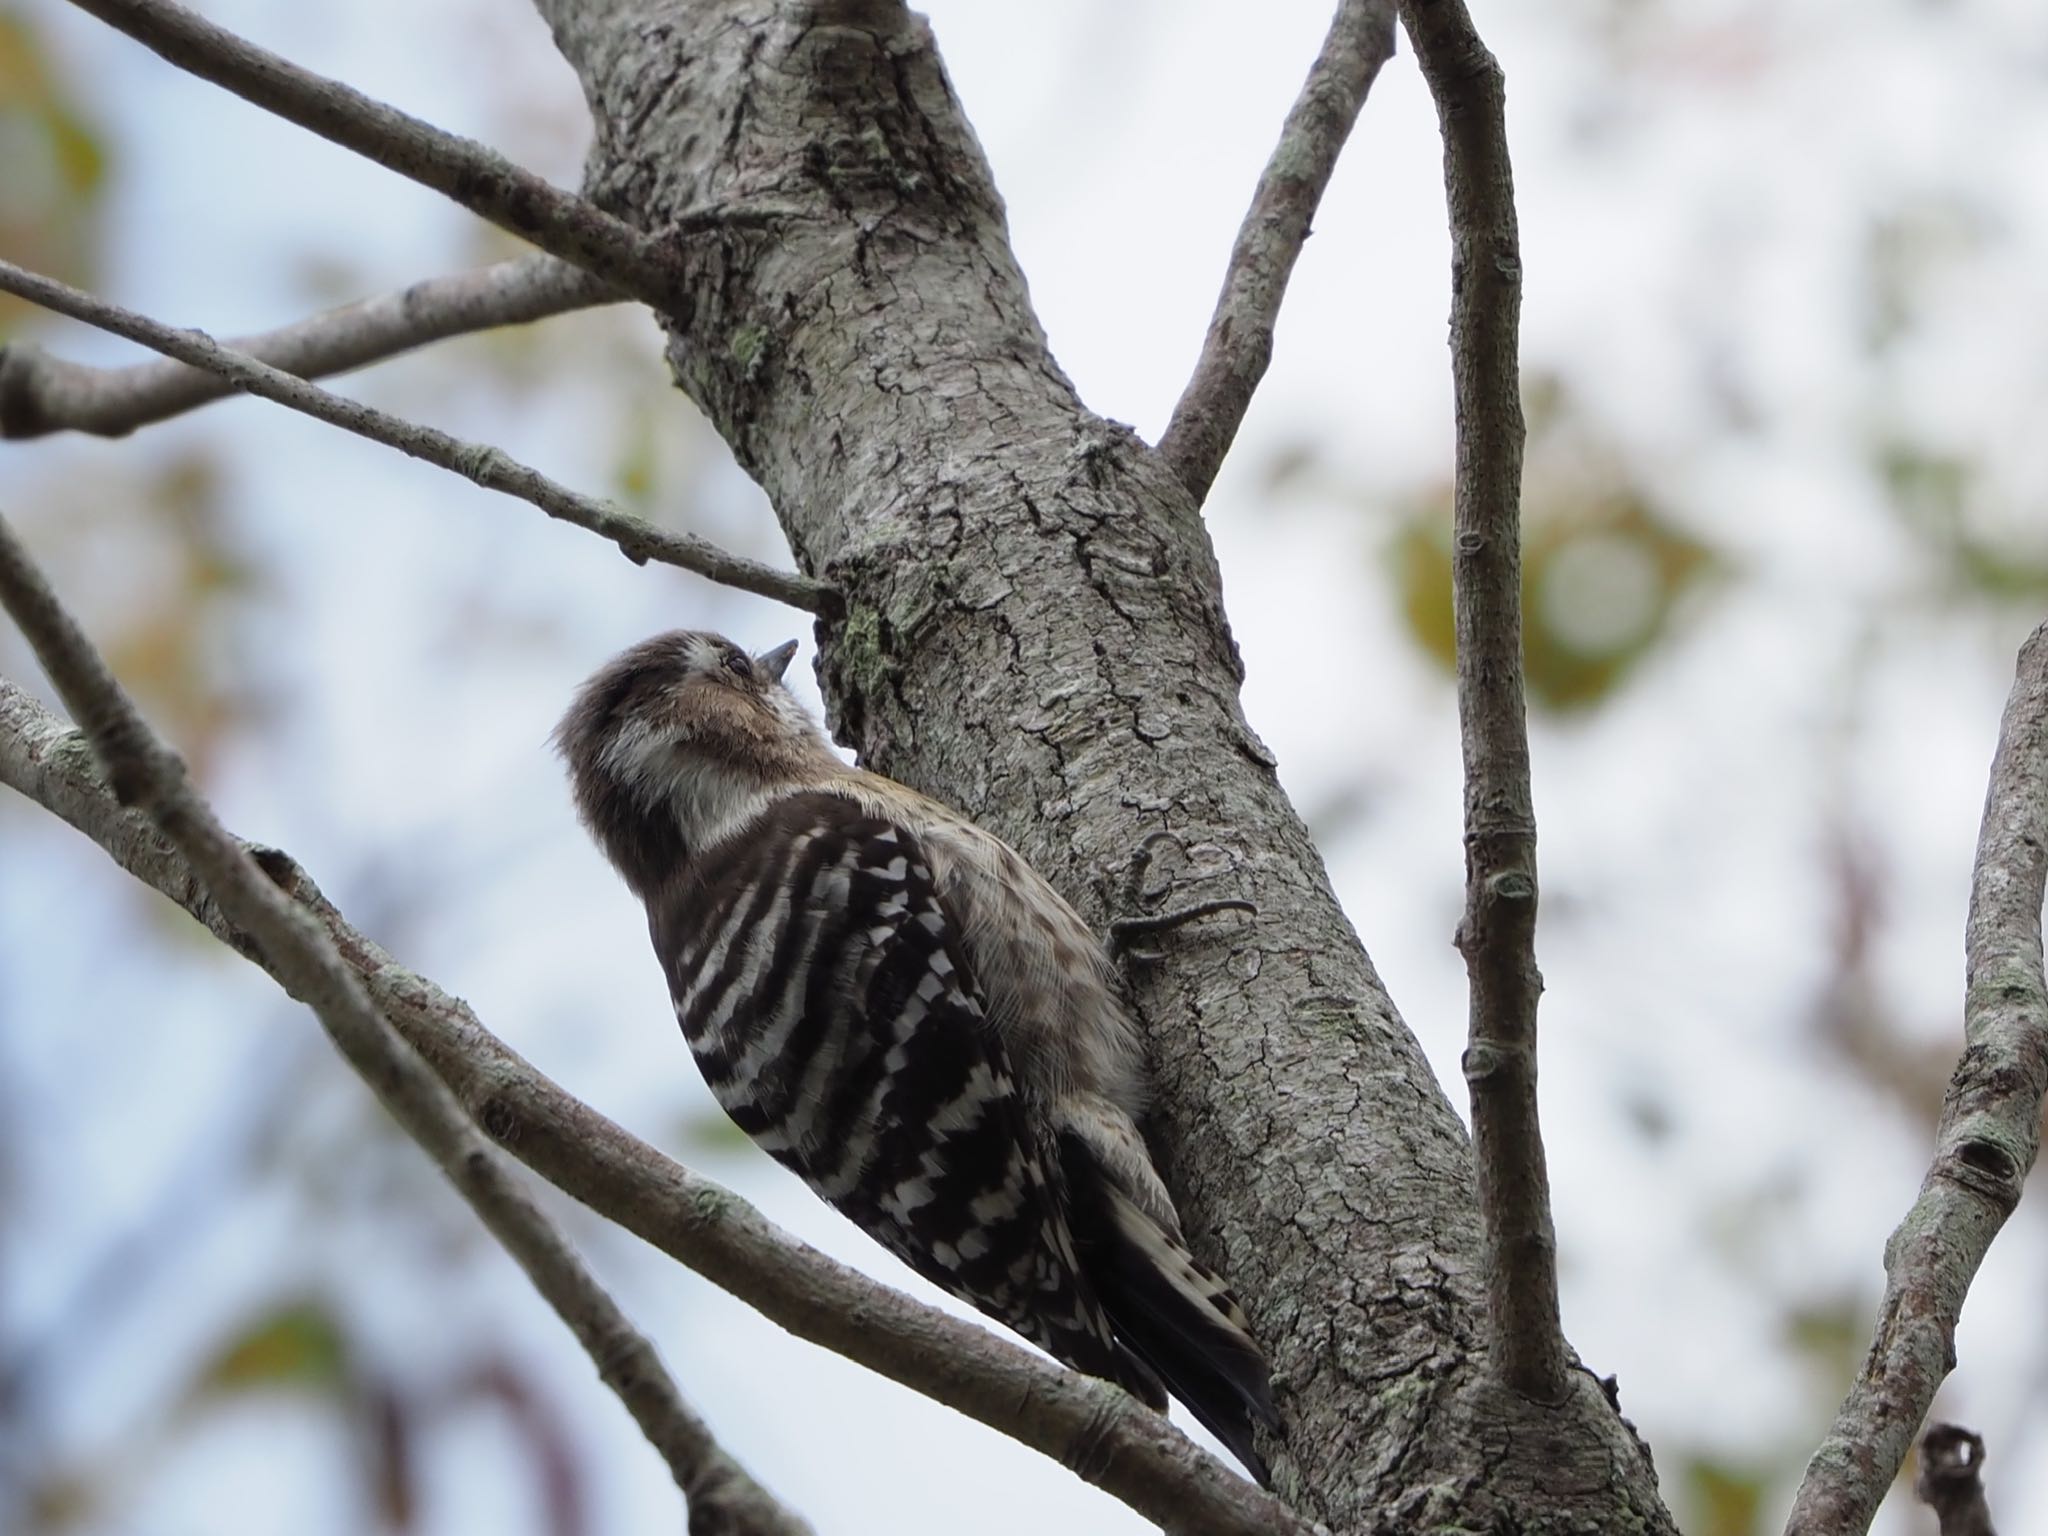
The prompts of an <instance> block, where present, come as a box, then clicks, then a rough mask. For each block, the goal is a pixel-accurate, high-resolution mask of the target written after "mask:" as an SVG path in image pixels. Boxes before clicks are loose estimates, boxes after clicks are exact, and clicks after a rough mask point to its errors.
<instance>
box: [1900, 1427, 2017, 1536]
mask: <svg viewBox="0 0 2048 1536" xmlns="http://www.w3.org/2000/svg"><path fill="white" fill-rule="evenodd" d="M1913 1495H1914V1497H1916V1498H1917V1499H1919V1501H1920V1502H1921V1503H1922V1504H1925V1505H1927V1506H1928V1508H1930V1509H1932V1510H1933V1511H1934V1513H1935V1516H1936V1517H1937V1518H1938V1519H1939V1520H1940V1521H1941V1536H1998V1533H1997V1532H1996V1531H1995V1530H1993V1529H1992V1527H1991V1506H1990V1504H1989V1503H1987V1502H1986V1501H1985V1498H1984V1437H1983V1436H1981V1435H1979V1434H1976V1433H1975V1432H1974V1431H1971V1430H1967V1429H1965V1428H1963V1426H1962V1425H1960V1424H1930V1425H1928V1426H1927V1433H1926V1434H1924V1435H1922V1436H1921V1437H1920V1471H1919V1474H1918V1475H1917V1476H1916V1477H1914V1479H1913Z"/></svg>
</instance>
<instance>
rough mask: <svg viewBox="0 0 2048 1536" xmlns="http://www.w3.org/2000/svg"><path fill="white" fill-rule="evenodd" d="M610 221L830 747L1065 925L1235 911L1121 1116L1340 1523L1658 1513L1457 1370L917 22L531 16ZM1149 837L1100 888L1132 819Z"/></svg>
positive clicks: (1443, 1321) (1400, 1067)
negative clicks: (1245, 1328)
mask: <svg viewBox="0 0 2048 1536" xmlns="http://www.w3.org/2000/svg"><path fill="white" fill-rule="evenodd" d="M540 9H541V10H542V12H543V14H544V15H546V16H547V18H548V20H549V21H550V23H551V24H552V26H553V27H554V29H555V34H556V38H557V41H558V43H559V45H560V46H561V48H562V50H563V52H564V54H565V55H566V56H567V57H568V59H569V61H570V62H571V64H572V65H573V66H574V67H575V69H576V70H577V72H578V74H579V76H580V77H581V79H582V81H583V83H584V88H585V91H586V94H587V95H588V97H589V100H590V104H591V108H592V115H593V117H594V119H595V121H596V123H597V129H598V142H597V146H596V148H595V150H594V151H593V157H592V163H591V167H590V175H591V189H592V191H593V192H594V193H595V194H596V195H597V196H598V197H599V199H600V200H601V201H602V202H603V203H604V204H605V206H607V207H608V208H609V209H611V210H612V211H613V212H615V213H617V214H618V215H620V216H621V217H622V218H625V219H627V220H628V221H630V222H632V223H635V224H638V225H639V226H640V227H642V228H645V229H656V228H660V227H661V226H662V225H663V224H665V223H666V222H668V221H669V220H671V219H673V218H674V217H675V216H676V215H677V214H679V213H680V212H682V211H684V210H689V209H701V208H706V207H717V208H721V209H726V210H734V211H738V210H745V209H748V208H759V209H761V210H762V211H763V212H762V216H761V218H760V219H758V220H755V219H748V218H741V219H733V220H728V221H727V222H726V223H725V224H724V225H722V226H721V227H718V228H714V229H711V230H709V231H708V232H707V233H706V235H705V237H704V238H702V239H699V240H693V241H692V242H691V244H690V246H689V248H688V250H687V251H685V252H684V260H685V262H686V265H687V271H686V273H685V279H684V281H685V286H686V289H687V294H688V300H689V302H688V303H687V305H686V306H684V308H683V310H682V314H683V317H684V318H683V319H682V320H681V321H680V322H677V321H675V320H673V319H672V320H671V322H670V323H671V326H672V329H671V332H670V335H671V347H670V356H671V360H672V362H673V364H674V367H675V371H676V375H677V378H678V379H679V381H680V382H681V383H682V385H683V387H684V388H685V389H687V390H688V392H689V393H690V395H691V396H692V398H694V399H695V400H696V401H697V402H698V404H699V405H700V406H701V407H702V408H703V409H704V410H705V412H706V413H707V414H708V415H709V416H710V418H711V419H712V421H713V422H714V423H715V424H716V425H717V426H718V428H719V429H720V431H721V432H722V433H723V434H724V436H725V437H726V440H727V441H728V442H729V443H730V444H731V445H732V448H733V450H734V452H735V453H736V454H737V455H738V457H739V459H740V462H741V463H742V464H743V465H744V466H745V467H746V468H747V470H748V471H749V472H750V473H751V474H753V475H754V476H755V478H756V479H757V480H759V481H760V483H761V484H762V485H763V487H764V488H765V489H766V490H767V492H768V494H769V496H770V498H771V499H772V500H773V502H774V504H775V507H776V509H777V512H778V515H779V516H780V517H781V519H782V522H783V526H784V528H785V529H786V531H787V532H788V534H789V538H790V542H791V544H792V546H793V547H794V548H795V550H796V552H797V556H798V559H799V561H800V562H801V563H802V565H803V566H804V568H805V569H806V570H807V571H808V572H809V573H810V574H812V575H813V576H815V577H818V578H820V579H822V580H825V581H828V582H830V583H832V584H833V585H834V586H836V587H837V588H839V589H840V590H841V591H842V593H843V594H844V596H845V601H846V615H845V618H844V620H843V621H842V622H839V623H835V624H830V625H821V626H820V640H821V646H822V656H823V663H824V680H825V684H826V690H827V694H828V697H829V699H830V702H831V705H832V708H833V712H834V726H835V730H836V731H837V733H838V735H839V737H840V739H841V740H843V741H847V742H850V743H852V744H854V745H855V746H857V747H858V748H859V749H860V751H861V753H862V756H863V759H864V760H865V761H866V762H868V763H870V764H872V765H874V766H876V767H878V768H880V769H881V770H883V771H885V772H888V773H890V774H892V775H893V776H895V777H898V778H901V779H903V780H905V781H906V782H908V783H911V784H913V785H916V786H917V787H919V788H921V789H925V790H927V791H929V792H932V793H934V794H937V795H939V796H941V797H943V798H945V799H947V800H949V801H951V802H953V803H955V804H957V805H959V806H961V807H963V808H964V809H965V810H967V811H968V812H969V813H971V814H973V815H974V816H976V817H977V818H979V819H981V820H983V821H984V822H986V823H987V824H989V825H990V826H992V827H993V828H995V829H996V830H997V831H999V832H1000V833H1001V834H1002V835H1004V836H1005V837H1007V838H1009V839H1011V840H1012V841H1014V842H1015V843H1016V844H1017V845H1018V846H1019V847H1020V848H1021V849H1023V851H1024V852H1025V853H1026V854H1027V855H1028V856H1030V857H1031V858H1032V859H1033V861H1034V862H1035V863H1037V865H1038V866H1039V867H1040V868H1041V869H1043V870H1044V871H1045V872H1046V873H1047V874H1048V875H1049V876H1051V877H1052V878H1053V879H1054V880H1055V882H1056V883H1058V884H1059V885H1060V886H1061V887H1062V889H1063V890H1064V891H1065V892H1066V893H1067V894H1068V895H1069V896H1071V897H1072V898H1074V899H1075V900H1076V901H1077V902H1079V903H1080V904H1081V906H1082V908H1083V910H1084V911H1086V912H1088V913H1089V914H1090V915H1091V916H1092V917H1094V918H1095V919H1096V920H1098V921H1099V922H1103V923H1107V922H1108V921H1109V920H1110V919H1112V918H1115V917H1119V916H1129V915H1133V914H1134V913H1136V912H1139V911H1144V910H1151V909H1155V908H1158V907H1164V906H1168V905H1173V906H1178V905H1184V904H1186V903H1188V902H1191V901H1195V900H1201V899H1207V898H1213V897H1218V896H1236V897H1245V898H1249V899H1250V900H1252V901H1254V902H1256V903H1257V906H1258V915H1257V916H1256V918H1255V919H1251V920H1242V919H1229V918H1219V919H1215V920H1212V921H1210V922H1207V923H1204V924H1200V925H1196V926H1193V927H1190V928H1187V929H1183V930H1181V931H1179V932H1177V933H1175V934H1172V935H1170V936H1168V937H1166V938H1165V939H1163V940H1162V941H1161V948H1162V951H1163V954H1162V958H1161V959H1160V960H1159V961H1158V962H1157V963H1153V964H1147V965H1143V966H1140V967H1137V968H1135V969H1134V970H1133V972H1132V974H1131V984H1132V993H1133V996H1134V999H1135V1001H1136V1003H1137V1005H1138V1007H1139V1010H1140V1013H1141V1015H1142V1017H1143V1018H1144V1020H1145V1022H1146V1025H1147V1027H1148V1029H1149V1030H1150V1033H1151V1040H1152V1046H1153V1050H1154V1054H1155V1059H1156V1066H1157V1072H1158V1079H1159V1086H1160V1105H1159V1113H1158V1115H1157V1126H1156V1131H1157V1139H1158V1144H1159V1149H1160V1151H1161V1153H1162V1154H1163V1160H1164V1162H1165V1163H1166V1165H1167V1167H1168V1169H1169V1171H1170V1176H1171V1177H1172V1179H1173V1181H1174V1183H1175V1185H1176V1188H1177V1191H1178V1193H1179V1194H1180V1196H1181V1197H1182V1200H1183V1202H1184V1209H1185V1211H1186V1212H1187V1214H1188V1216H1189V1218H1190V1236H1191V1238H1192V1239H1193V1241H1194V1243H1195V1246H1196V1248H1197V1249H1198V1250H1199V1251H1201V1252H1202V1253H1203V1255H1204V1256H1205V1257H1207V1258H1210V1259H1213V1260H1215V1261H1217V1262H1219V1263H1221V1264H1222V1265H1223V1266H1224V1267H1225V1269H1226V1270H1227V1271H1228V1272H1229V1273H1230V1274H1231V1275H1232V1276H1233V1277H1234V1279H1235V1280H1236V1281H1237V1283H1238V1286H1239V1289H1240V1291H1241V1292H1242V1294H1243V1295H1244V1296H1245V1298H1246V1301H1247V1304H1248V1306H1249V1309H1250V1311H1251V1315H1252V1319H1253V1323H1254V1326H1255V1329H1256V1331H1257V1332H1258V1333H1259V1335H1260V1336H1261V1338H1262V1339H1263V1341H1264V1342H1265V1343H1266V1345H1267V1347H1268V1348H1269V1350H1270V1351H1271V1353H1272V1355H1273V1358H1274V1361H1275V1364H1276V1367H1277V1386H1278V1394H1279V1400H1280V1403H1281V1407H1282V1411H1283V1414H1284V1416H1285V1419H1286V1421H1287V1430H1286V1436H1285V1443H1284V1444H1283V1445H1281V1446H1276V1447H1273V1450H1274V1451H1275V1453H1276V1455H1275V1461H1276V1472H1277V1481H1278V1486H1279V1487H1280V1489H1281V1490H1282V1491H1283V1492H1284V1493H1286V1494H1288V1495H1289V1496H1290V1497H1291V1498H1292V1499H1293V1500H1295V1501H1296V1502H1297V1503H1298V1504H1299V1505H1300V1506H1301V1507H1302V1508H1304V1509H1305V1510H1307V1511H1309V1512H1311V1513H1313V1514H1314V1515H1316V1516H1317V1517H1319V1518H1321V1519H1323V1520H1326V1521H1327V1522H1328V1523H1329V1524H1330V1525H1331V1526H1332V1527H1333V1528H1335V1529H1337V1530H1340V1531H1365V1530H1393V1529H1401V1530H1408V1529H1418V1528H1431V1527H1438V1528H1446V1527H1454V1528H1460V1529H1494V1528H1506V1524H1505V1523H1506V1522H1512V1524H1513V1528H1515V1529H1518V1530H1521V1531H1526V1532H1537V1531H1594V1530H1601V1531H1609V1530H1611V1531H1624V1530H1655V1531H1668V1530H1670V1529H1671V1528H1672V1527H1671V1524H1670V1520H1669V1517H1668V1515H1666V1514H1665V1512H1664V1510H1663V1508H1662V1506H1661V1505H1660V1504H1659V1503H1658V1501H1657V1496H1656V1492H1655V1484H1654V1478H1653V1475H1652V1473H1651V1470H1650V1467H1649V1464H1648V1459H1647V1456H1646V1454H1645V1453H1644V1452H1643V1451H1642V1450H1641V1448H1640V1447H1639V1445H1638V1443H1637V1442H1636V1441H1635V1439H1634V1438H1633V1436H1632V1434H1631V1433H1630V1432H1629V1430H1628V1429H1627V1427H1626V1426H1625V1425H1624V1424H1623V1423H1622V1422H1621V1421H1620V1419H1619V1418H1618V1417H1617V1416H1616V1414H1615V1413H1614V1412H1613V1410H1612V1409H1611V1408H1610V1406H1609V1405H1608V1403H1607V1401H1606V1399H1605V1398H1604V1396H1603V1395H1602V1393H1601V1392H1600V1390H1599V1388H1598V1387H1597V1386H1596V1385H1595V1384H1594V1382H1593V1381H1592V1379H1591V1378H1590V1377H1589V1376H1587V1375H1585V1374H1583V1373H1580V1372H1573V1373H1572V1374H1571V1376H1570V1377H1569V1390H1568V1392H1567V1394H1566V1395H1565V1397H1564V1399H1563V1400H1562V1401H1561V1402H1560V1403H1558V1404H1556V1405H1554V1406H1548V1407H1546V1406H1541V1405H1537V1404H1533V1403H1530V1402H1529V1401H1527V1400H1525V1399H1523V1398H1521V1397H1519V1396H1516V1395H1514V1394H1512V1393H1510V1392H1507V1391H1505V1390H1503V1389H1502V1388H1500V1387H1498V1386H1496V1385H1494V1384H1492V1383H1491V1381H1490V1379H1489V1376H1488V1373H1487V1372H1486V1371H1485V1370H1484V1369H1483V1365H1484V1362H1483V1359H1482V1346H1481V1342H1480V1341H1481V1338H1482V1336H1483V1330H1482V1303H1481V1297H1480V1287H1479V1276H1478V1273H1477V1264H1478V1234H1477V1222H1476V1217H1475V1207H1474V1192H1473V1177H1472V1161H1471V1152H1470V1148H1469V1147H1468V1145H1467V1143H1466V1140H1465V1137H1464V1134H1463V1131H1462V1129H1461V1128H1460V1126H1459V1124H1458V1121H1457V1118H1456V1116H1455V1115H1454V1114H1453V1112H1452V1110H1451V1108H1450V1105H1449V1104H1448V1103H1447V1102H1446V1101H1445V1099H1444V1097H1443V1095H1442V1092H1441V1091H1440V1089H1439V1088H1438V1086H1437V1084H1436V1082H1435V1081H1434V1079H1433V1077H1432V1076H1431V1074H1430V1071H1429V1069H1428V1066H1427V1064H1426V1063H1425V1061H1424V1059H1423V1057H1422V1055H1421V1053H1420V1051H1419V1050H1418V1049H1417V1047H1416V1044H1415V1042H1414V1040H1413V1038H1412V1037H1411V1036H1410V1035H1409V1033H1408V1031H1407V1030H1406V1028H1405V1027H1404V1026H1403V1025H1402V1023H1401V1021H1400V1019H1399V1017H1398V1015H1397V1014H1396V1012H1395V1010H1394V1007H1393V1004H1392V1003H1391V1001H1390V1000H1389V999H1388V998H1387V996H1386V993H1385V991H1384V990H1383V989H1382V987H1381V986H1380V984H1379V980H1378V977H1377V976H1376V975H1375V974H1374V972H1373V969H1372V965H1371V962H1370V961H1369V959H1368V958H1367V957H1366V955H1365V953H1364V951H1363V950H1362V949H1361V947H1360V946H1359V943H1358V940H1357V937H1356V936H1355V935H1354V934H1353V933H1352V931H1351V929H1350V927H1349V925H1348V924H1347V923H1346V922H1345V920H1344V917H1343V914H1342V913H1341V912H1340V911H1339V909H1338V907H1337V905H1336V902H1335V901H1334V900H1333V899H1332V897H1331V894H1330V890H1329V887H1328V883H1327V881H1326V879H1325V876H1324V873H1323V869H1322V865H1321V861H1320V860H1319V858H1318V857H1317V855H1316V852H1315V849H1314V846H1313V845H1312V843H1311V842H1310V840H1309V837H1308V834H1307V832H1306V831H1305V829H1304V828H1303V826H1302V824H1301V822H1300V820H1299V818H1298V817H1297V816H1296V815H1295V814H1294V811H1293V809H1292V808H1291V807H1290V806H1289V805H1288V803H1287V801H1286V798H1285V797H1284V796H1283V795H1282V794H1281V792H1280V789H1279V786H1278V784H1277V782H1276V780H1275V777H1274V773H1273V758H1272V756H1271V754H1270V753H1269V752H1268V751H1267V750H1266V748H1265V747H1264V745H1263V744H1262V743H1261V742H1260V741H1259V739H1258V737H1257V736H1256V735H1255V734H1254V733H1253V732H1252V730H1251V728H1250V727H1249V726H1248V725H1247V724H1246V723H1245V721H1244V718H1243V716H1242V714H1241V712H1240V710H1239V707H1238V688H1239V684H1240V682H1241V676H1242V674H1241V669H1240V666H1239V663H1238V659H1237V654H1236V650H1235V647H1234V645H1233V644H1232V642H1231V639H1230V633H1229V628H1228V625H1227V622H1226V620H1225V617H1224V613H1223V606H1222V597H1221V590H1220V583H1219V579H1218V573H1217V569H1216V564H1215V560H1214V556H1213V553H1212V551H1211V548H1210V545H1209V542H1208V540H1207V537H1206V535H1205V534H1204V531H1203V529H1202V527H1201V524H1200V521H1199V519H1198V517H1197V516H1196V512H1195V507H1194V505H1193V503H1192V501H1191V499H1190V497H1189V495H1188V493H1187V491H1186V489H1185V488H1184V487H1183V486H1182V485H1181V484H1180V482H1179V481H1178V480H1177V479H1176V478H1175V477H1174V476H1173V475H1172V474H1170V473H1169V472H1168V470H1167V469H1166V467H1165V466H1164V464H1163V463H1162V462H1161V461H1160V460H1159V458H1158V457H1157V456H1156V455H1155V454H1153V453H1152V451H1151V450H1149V449H1148V448H1146V446H1145V445H1144V444H1143V443H1141V442H1139V441H1138V440H1137V438H1136V437H1135V436H1133V435H1132V434H1131V433H1130V432H1129V431H1128V430H1127V429H1125V428H1123V427H1120V426H1118V425H1115V424H1113V423H1110V422H1106V421H1103V420H1101V419H1099V418H1097V417H1095V416H1094V415H1092V414H1091V413H1090V412H1089V411H1088V410H1087V409H1086V407H1085V406H1083V405H1082V403H1081V402H1080V400H1079V399H1078V398H1077V397H1076V395H1075V393H1074V390H1073V388H1072V386H1071V385H1070V384H1069V383H1068V381H1067V380H1066V378H1065V377H1064V375H1062V374H1061V373H1060V371H1059V369H1058V367H1057V365H1056V364H1055V363H1054V362H1053V361H1052V360H1051V358H1050V356H1049V355H1048V353H1047V350H1046V344H1045V338H1044V335H1043V333H1042V332H1041V331H1040V329H1039V326H1038V323H1037V321H1036V319H1035V317H1034V316H1033V314H1032V311H1031V307H1030V303H1029V300H1028V297H1027V295H1026V292H1025V284H1024V279H1023V276H1022V274H1021V273H1020V272H1019V271H1018V269H1017V266H1016V263H1015V260H1014V258H1013V257H1012V255H1011V252H1010V248H1009V244H1008V240H1007V236H1006V232H1005V228H1004V220H1003V210H1002V205H1001V202H1000V199H999V198H998V197H997V195H996V192H995V190H994V187H993V185H992V183H991V180H990V177H989V173H988V169H987V166H986V164H985V163H984V161H983V159H982V156H981V152H980V149H979V146H978V145H977V144H976V143H975V140H974V138H973V134H972V132H971V130H970V129H969V128H968V126H967V124H966V122H965V120H964V118H963V116H962V114H961V111H960V108H959V104H958V103H957V101H956V100H955V99H954V96H953V94H952V91H951V89H950V87H949V85H948V84H947V82H946V79H945V76H944V73H943V70H942V69H941V67H940V64H939V60H938V57H937V55H936V52H935V51H934V48H933V46H932V42H931V39H930V36H929V34H928V33H927V31H926V30H925V28H924V27H923V25H922V23H921V22H920V21H918V20H917V19H916V18H914V17H912V16H910V15H909V14H908V13H907V12H906V11H905V10H904V9H903V8H902V7H901V6H899V5H896V4H890V3H883V0H826V3H783V4H776V3H773V0H743V3H730V4H716V5H713V4H706V3H701V0H699V3H685V0H540ZM1160 832H1167V833H1171V834H1172V843H1171V844H1169V845H1167V848H1166V852H1165V855H1164V856H1162V854H1161V850H1160V848H1158V847H1156V846H1155V848H1154V849H1153V855H1154V856H1153V857H1152V859H1151V860H1150V861H1149V863H1148V864H1146V865H1145V866H1143V868H1142V871H1140V873H1139V875H1137V876H1135V877H1134V870H1138V869H1139V866H1137V865H1136V864H1134V856H1135V855H1136V852H1137V850H1138V849H1139V848H1140V846H1141V844H1142V843H1143V842H1144V840H1145V839H1146V838H1147V837H1148V836H1150V835H1152V834H1156V833H1160Z"/></svg>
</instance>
